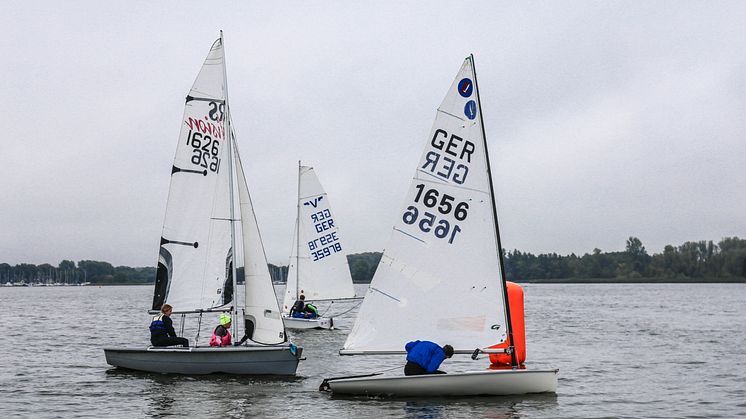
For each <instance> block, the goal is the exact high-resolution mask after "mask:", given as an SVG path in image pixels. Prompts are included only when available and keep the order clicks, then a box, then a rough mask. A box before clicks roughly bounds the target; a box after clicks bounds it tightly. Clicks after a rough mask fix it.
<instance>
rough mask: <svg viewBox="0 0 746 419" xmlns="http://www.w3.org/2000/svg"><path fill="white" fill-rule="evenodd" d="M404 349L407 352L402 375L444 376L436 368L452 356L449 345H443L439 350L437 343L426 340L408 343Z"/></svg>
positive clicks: (451, 348)
mask: <svg viewBox="0 0 746 419" xmlns="http://www.w3.org/2000/svg"><path fill="white" fill-rule="evenodd" d="M404 349H406V350H407V365H405V366H404V375H422V374H445V372H443V371H440V370H438V367H439V366H440V363H441V362H443V361H444V360H445V359H446V358H450V357H452V356H453V347H452V346H451V345H444V346H443V347H442V348H441V347H440V346H438V344H437V343H434V342H430V341H427V340H415V341H412V342H409V343H407V345H406V346H404Z"/></svg>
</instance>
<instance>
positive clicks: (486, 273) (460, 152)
mask: <svg viewBox="0 0 746 419" xmlns="http://www.w3.org/2000/svg"><path fill="white" fill-rule="evenodd" d="M474 80H475V76H474V69H473V64H472V61H471V57H470V58H467V59H466V61H465V62H464V64H463V66H462V67H461V70H460V71H459V73H458V76H457V77H456V79H455V80H454V82H453V84H452V85H451V87H450V89H449V90H448V93H447V94H446V97H445V99H444V100H443V102H442V103H441V105H440V107H439V108H438V111H437V116H436V118H435V123H434V124H433V128H432V131H431V132H430V135H429V137H428V140H427V145H426V146H425V150H424V152H423V154H422V157H421V159H420V162H419V164H418V166H417V170H416V172H415V175H414V178H413V179H412V183H411V184H410V187H409V192H408V193H407V196H406V199H405V201H404V205H403V208H402V210H401V212H400V215H399V217H398V219H397V220H396V223H395V224H394V227H393V231H392V234H391V238H390V239H389V242H388V245H387V246H386V250H385V251H384V254H383V257H382V258H381V262H380V264H379V265H378V269H377V270H376V273H375V276H374V278H373V281H372V282H371V285H370V288H369V290H368V293H367V295H366V296H365V299H364V301H363V304H362V306H361V308H360V312H359V314H358V317H357V321H356V322H355V326H354V328H353V329H352V332H351V333H350V335H349V336H348V338H347V341H346V342H345V345H344V350H347V351H362V352H365V351H402V350H403V349H404V345H405V344H406V343H407V342H408V341H411V340H416V339H419V340H431V341H434V342H437V343H439V344H441V345H443V344H450V345H452V346H453V347H454V348H455V349H457V350H473V349H475V348H484V347H487V346H490V345H494V344H496V343H499V342H502V341H504V340H505V339H506V335H507V318H506V314H505V309H504V304H503V281H502V278H501V276H500V275H501V274H500V265H499V256H498V249H497V238H496V226H495V219H494V216H493V208H492V200H493V197H492V194H491V187H490V180H489V174H488V166H487V156H486V150H485V149H484V144H485V142H484V138H483V131H482V127H481V117H480V115H479V112H481V110H480V109H479V108H478V105H479V101H478V99H477V90H476V89H477V86H476V84H475V82H474Z"/></svg>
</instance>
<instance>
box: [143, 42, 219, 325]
mask: <svg viewBox="0 0 746 419" xmlns="http://www.w3.org/2000/svg"><path fill="white" fill-rule="evenodd" d="M224 65H225V56H224V53H223V43H222V39H218V40H217V41H215V43H214V44H213V45H212V48H211V49H210V53H209V54H208V56H207V59H206V60H205V62H204V64H203V65H202V69H201V70H200V72H199V75H198V76H197V79H196V80H195V82H194V84H193V86H192V89H191V90H190V91H189V95H188V96H187V98H186V106H185V109H184V117H183V122H182V125H181V133H180V134H179V143H178V146H177V148H176V156H175V157H174V163H173V167H172V170H171V185H170V189H169V195H168V202H167V204H166V215H165V218H164V222H163V231H162V236H161V247H160V251H159V263H158V271H157V277H156V286H155V294H154V296H153V305H152V309H153V310H158V309H160V307H161V306H162V305H163V304H164V303H169V304H170V305H172V306H173V307H174V309H175V311H177V312H190V311H200V310H209V309H214V308H218V307H221V306H229V305H230V304H231V303H232V301H233V294H234V293H233V286H232V282H233V278H232V270H233V269H232V263H233V262H232V259H233V258H232V250H231V206H232V203H231V201H230V194H231V191H230V182H229V180H228V179H229V177H230V176H231V173H230V170H229V168H230V166H229V165H228V164H225V163H224V160H226V158H227V157H228V156H229V154H228V147H226V143H227V136H226V132H228V127H227V120H226V118H225V115H226V108H225V107H226V88H225V72H224Z"/></svg>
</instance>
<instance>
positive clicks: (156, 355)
mask: <svg viewBox="0 0 746 419" xmlns="http://www.w3.org/2000/svg"><path fill="white" fill-rule="evenodd" d="M302 352H303V349H302V348H295V350H291V347H290V346H235V347H234V346H229V347H223V348H211V347H209V346H208V347H190V348H173V347H171V348H153V347H151V348H106V349H104V353H105V354H106V362H107V363H108V364H109V365H113V366H115V367H118V368H124V369H130V370H136V371H146V372H157V373H166V374H188V375H202V374H215V373H223V374H238V375H295V370H296V369H297V368H298V362H299V361H300V357H301V353H302Z"/></svg>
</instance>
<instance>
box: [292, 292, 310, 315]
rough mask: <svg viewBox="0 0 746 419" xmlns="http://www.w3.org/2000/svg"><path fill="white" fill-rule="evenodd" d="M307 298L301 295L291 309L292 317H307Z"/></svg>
mask: <svg viewBox="0 0 746 419" xmlns="http://www.w3.org/2000/svg"><path fill="white" fill-rule="evenodd" d="M305 311H306V296H305V295H303V294H301V295H300V296H298V299H297V300H295V304H293V306H292V307H291V308H290V317H300V318H303V317H306V314H305Z"/></svg>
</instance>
